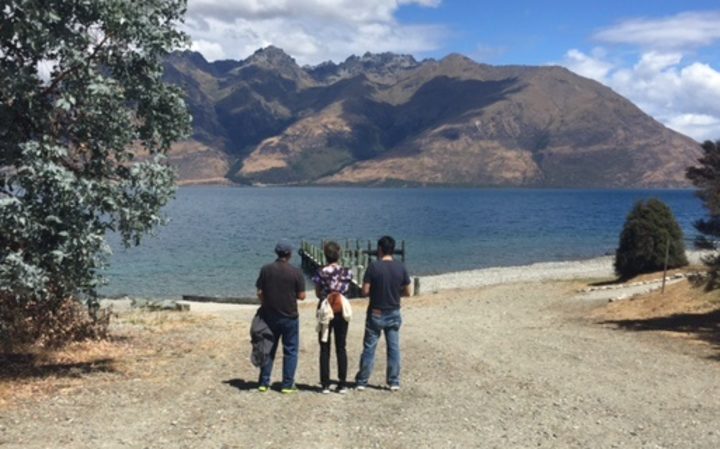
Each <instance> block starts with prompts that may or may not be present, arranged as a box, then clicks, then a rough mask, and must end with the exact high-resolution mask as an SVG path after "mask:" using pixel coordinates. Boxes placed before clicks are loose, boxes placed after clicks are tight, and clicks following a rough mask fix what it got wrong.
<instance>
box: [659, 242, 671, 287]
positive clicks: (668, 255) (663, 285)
mask: <svg viewBox="0 0 720 449" xmlns="http://www.w3.org/2000/svg"><path fill="white" fill-rule="evenodd" d="M669 258H670V235H668V236H667V238H666V240H665V268H664V269H663V282H662V290H660V294H665V278H667V266H668V259H669Z"/></svg>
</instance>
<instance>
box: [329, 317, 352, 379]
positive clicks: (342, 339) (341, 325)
mask: <svg viewBox="0 0 720 449" xmlns="http://www.w3.org/2000/svg"><path fill="white" fill-rule="evenodd" d="M332 329H333V331H334V333H335V356H336V357H337V365H338V389H342V388H344V387H345V386H346V384H347V364H348V362H347V349H346V342H347V332H348V322H347V321H345V319H344V318H343V317H342V314H340V315H336V316H335V318H334V319H333V321H332Z"/></svg>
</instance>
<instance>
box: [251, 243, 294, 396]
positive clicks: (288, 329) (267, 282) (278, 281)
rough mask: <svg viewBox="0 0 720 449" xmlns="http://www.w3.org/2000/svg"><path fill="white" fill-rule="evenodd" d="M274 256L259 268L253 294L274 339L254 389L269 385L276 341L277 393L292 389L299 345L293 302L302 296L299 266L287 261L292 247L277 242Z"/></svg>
mask: <svg viewBox="0 0 720 449" xmlns="http://www.w3.org/2000/svg"><path fill="white" fill-rule="evenodd" d="M275 254H277V259H276V260H275V262H273V263H270V264H267V265H265V266H263V267H262V268H261V269H260V275H259V276H258V278H257V281H256V282H255V286H256V287H257V296H258V299H260V311H261V313H262V318H263V319H264V320H265V322H266V323H267V325H268V327H269V328H270V330H271V331H272V334H273V338H274V342H273V346H272V350H271V351H270V357H269V358H268V360H267V362H266V363H265V365H264V366H262V367H261V368H260V380H259V384H260V385H259V387H258V390H259V391H261V392H266V391H268V389H269V388H270V376H271V374H272V368H273V362H274V361H275V353H276V352H277V348H278V344H279V342H280V339H282V344H283V376H282V385H281V387H280V388H281V390H280V391H281V392H282V393H284V394H290V393H294V392H296V391H297V389H296V388H295V370H296V369H297V361H298V348H299V345H300V323H299V315H298V307H297V301H298V300H300V301H302V300H304V299H305V278H304V277H303V274H302V272H301V271H300V269H298V268H296V267H294V266H292V265H291V264H290V258H291V257H292V246H290V244H288V243H286V242H280V243H278V244H277V245H276V246H275Z"/></svg>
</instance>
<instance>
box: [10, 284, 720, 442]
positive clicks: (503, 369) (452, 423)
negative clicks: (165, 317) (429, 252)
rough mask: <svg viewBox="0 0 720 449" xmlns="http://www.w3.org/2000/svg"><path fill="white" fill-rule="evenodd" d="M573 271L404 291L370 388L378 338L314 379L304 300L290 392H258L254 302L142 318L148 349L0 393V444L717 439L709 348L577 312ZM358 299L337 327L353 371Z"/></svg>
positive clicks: (716, 371) (581, 303)
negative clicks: (340, 383) (346, 380)
mask: <svg viewBox="0 0 720 449" xmlns="http://www.w3.org/2000/svg"><path fill="white" fill-rule="evenodd" d="M577 287H578V284H577V283H573V282H544V283H540V282H535V283H527V282H526V283H516V284H504V285H498V286H491V287H484V288H481V289H466V290H456V291H446V292H442V293H439V294H426V295H424V296H420V297H416V298H412V299H408V300H406V302H405V308H404V326H403V329H402V332H401V337H402V348H403V383H402V389H401V391H400V392H398V393H391V392H389V391H388V390H385V389H384V388H382V387H383V384H384V369H385V364H384V360H383V359H384V350H383V349H382V346H381V347H380V348H379V352H378V362H377V363H376V368H375V372H374V375H373V377H372V378H371V385H372V386H376V387H378V388H370V389H368V390H366V391H364V392H357V391H351V392H350V393H349V394H347V395H344V396H343V395H339V394H335V393H334V394H331V395H322V394H319V393H318V392H317V390H316V385H317V376H318V370H317V357H318V347H317V344H316V340H315V338H316V337H315V336H314V331H313V327H314V324H313V319H312V316H313V312H314V307H313V304H307V305H306V306H304V307H302V316H301V320H302V321H301V355H300V366H299V370H298V376H297V381H298V385H299V387H300V389H301V390H300V392H299V393H297V394H296V395H292V396H284V395H282V394H280V393H279V392H277V391H271V392H269V393H265V394H263V393H259V392H257V391H255V384H254V380H255V379H256V377H257V371H256V370H255V369H254V368H253V367H252V366H251V365H250V363H249V361H248V354H249V347H248V343H247V341H248V336H247V332H248V324H249V321H250V318H251V316H252V314H253V309H252V308H247V307H245V308H237V309H224V310H222V311H218V312H215V313H213V312H212V310H210V309H205V310H204V312H203V314H202V315H195V316H198V317H202V321H200V322H198V323H196V324H194V325H192V326H188V327H185V328H182V329H181V331H180V330H178V331H177V332H170V333H160V332H159V333H152V332H149V333H148V334H147V336H146V339H145V340H144V343H146V344H147V345H148V347H150V348H152V350H151V351H146V352H144V353H143V354H142V355H137V356H133V357H134V358H135V359H136V360H135V361H134V362H133V364H132V366H131V368H128V369H126V370H123V371H122V373H94V374H91V375H87V377H86V378H85V379H84V380H85V381H84V383H83V387H81V388H77V387H76V388H69V389H65V390H61V391H58V392H56V393H55V394H52V395H51V396H49V397H44V396H41V397H37V398H34V399H27V400H24V401H22V402H20V403H17V404H14V405H11V406H9V407H7V408H6V409H0V447H2V448H3V449H16V448H17V449H20V448H23V449H25V448H28V449H29V448H78V449H80V448H92V449H100V448H198V447H202V448H218V449H220V448H224V449H229V448H471V447H478V448H503V449H506V448H530V447H533V448H534V447H548V448H583V449H588V448H616V447H617V448H694V449H704V448H706V449H717V448H718V447H720V429H719V428H718V425H717V424H718V417H720V394H718V392H720V362H718V361H717V359H715V360H712V359H709V358H706V357H705V355H703V354H700V353H699V352H695V351H692V346H691V345H688V344H687V343H683V342H678V341H676V340H675V339H668V338H667V337H665V336H662V335H657V334H651V333H643V334H641V333H631V332H623V331H617V330H613V329H610V328H607V327H603V326H599V325H596V324H591V323H588V322H587V321H585V320H582V319H579V318H578V317H580V316H582V315H584V314H585V313H586V312H587V309H588V307H589V306H590V304H589V303H588V301H586V300H580V299H577V298H576V290H577ZM363 306H364V304H363V302H356V303H355V306H354V310H355V312H356V318H355V321H353V322H352V323H351V325H350V334H349V336H348V341H349V348H348V349H349V358H350V365H351V372H353V373H354V368H356V366H357V362H358V358H359V352H360V346H361V339H362V331H363V326H362V319H361V317H362V310H363ZM128 326H129V325H128ZM333 363H334V357H333ZM279 370H280V366H279V364H276V370H275V375H274V379H277V377H278V374H279ZM81 376H82V374H81Z"/></svg>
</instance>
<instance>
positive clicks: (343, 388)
mask: <svg viewBox="0 0 720 449" xmlns="http://www.w3.org/2000/svg"><path fill="white" fill-rule="evenodd" d="M337 392H338V393H339V394H345V393H347V392H348V389H347V387H340V388H338V389H337Z"/></svg>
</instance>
